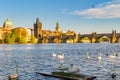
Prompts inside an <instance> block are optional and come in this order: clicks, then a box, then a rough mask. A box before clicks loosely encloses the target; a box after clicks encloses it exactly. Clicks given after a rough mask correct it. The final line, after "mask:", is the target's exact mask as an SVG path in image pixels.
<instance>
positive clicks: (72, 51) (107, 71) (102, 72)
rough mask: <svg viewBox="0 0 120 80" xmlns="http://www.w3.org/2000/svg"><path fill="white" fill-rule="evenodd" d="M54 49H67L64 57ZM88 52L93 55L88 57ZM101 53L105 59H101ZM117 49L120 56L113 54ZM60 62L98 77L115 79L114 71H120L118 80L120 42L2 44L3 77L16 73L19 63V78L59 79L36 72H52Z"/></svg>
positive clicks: (0, 67) (5, 79) (0, 65)
mask: <svg viewBox="0 0 120 80" xmlns="http://www.w3.org/2000/svg"><path fill="white" fill-rule="evenodd" d="M53 52H54V53H56V54H59V53H60V52H62V53H64V54H65V58H64V60H58V59H57V58H53V57H52V53H53ZM87 52H88V53H89V55H90V59H86V54H87ZM100 53H101V56H102V60H97V57H98V56H99V55H100ZM113 53H116V54H117V55H118V56H117V58H115V59H111V58H109V55H111V54H113ZM59 63H64V64H74V65H76V66H80V73H83V74H86V75H94V76H96V77H97V79H96V80H112V78H111V74H112V73H114V74H116V75H117V76H116V78H115V80H120V44H119V43H116V44H111V43H96V44H91V43H79V44H15V45H9V44H4V45H3V44H0V80H8V76H9V75H10V74H14V73H16V64H17V65H18V73H19V80H58V79H55V78H47V77H44V76H41V75H39V74H36V72H51V71H53V70H54V69H56V67H57V65H58V64H59Z"/></svg>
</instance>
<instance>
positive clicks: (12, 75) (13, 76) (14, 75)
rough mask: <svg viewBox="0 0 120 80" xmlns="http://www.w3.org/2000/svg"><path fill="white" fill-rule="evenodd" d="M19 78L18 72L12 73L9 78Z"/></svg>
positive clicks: (13, 79) (12, 79)
mask: <svg viewBox="0 0 120 80" xmlns="http://www.w3.org/2000/svg"><path fill="white" fill-rule="evenodd" d="M17 78H18V74H10V75H9V80H16V79H17Z"/></svg>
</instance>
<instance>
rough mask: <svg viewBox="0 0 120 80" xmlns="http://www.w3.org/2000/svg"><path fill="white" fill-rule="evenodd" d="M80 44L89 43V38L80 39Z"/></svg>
mask: <svg viewBox="0 0 120 80" xmlns="http://www.w3.org/2000/svg"><path fill="white" fill-rule="evenodd" d="M81 42H82V43H90V42H91V40H90V38H89V37H83V38H82V39H81Z"/></svg>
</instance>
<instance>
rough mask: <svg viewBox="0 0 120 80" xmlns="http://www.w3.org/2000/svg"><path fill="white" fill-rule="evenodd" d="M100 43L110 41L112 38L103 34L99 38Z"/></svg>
mask: <svg viewBox="0 0 120 80" xmlns="http://www.w3.org/2000/svg"><path fill="white" fill-rule="evenodd" d="M98 41H99V43H103V42H109V43H110V38H109V37H107V36H102V37H100V38H99V39H98Z"/></svg>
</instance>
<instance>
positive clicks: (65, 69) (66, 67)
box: [58, 64, 70, 72]
mask: <svg viewBox="0 0 120 80" xmlns="http://www.w3.org/2000/svg"><path fill="white" fill-rule="evenodd" d="M69 68H70V66H69V65H67V64H59V65H58V70H60V71H62V72H64V71H68V70H69Z"/></svg>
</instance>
